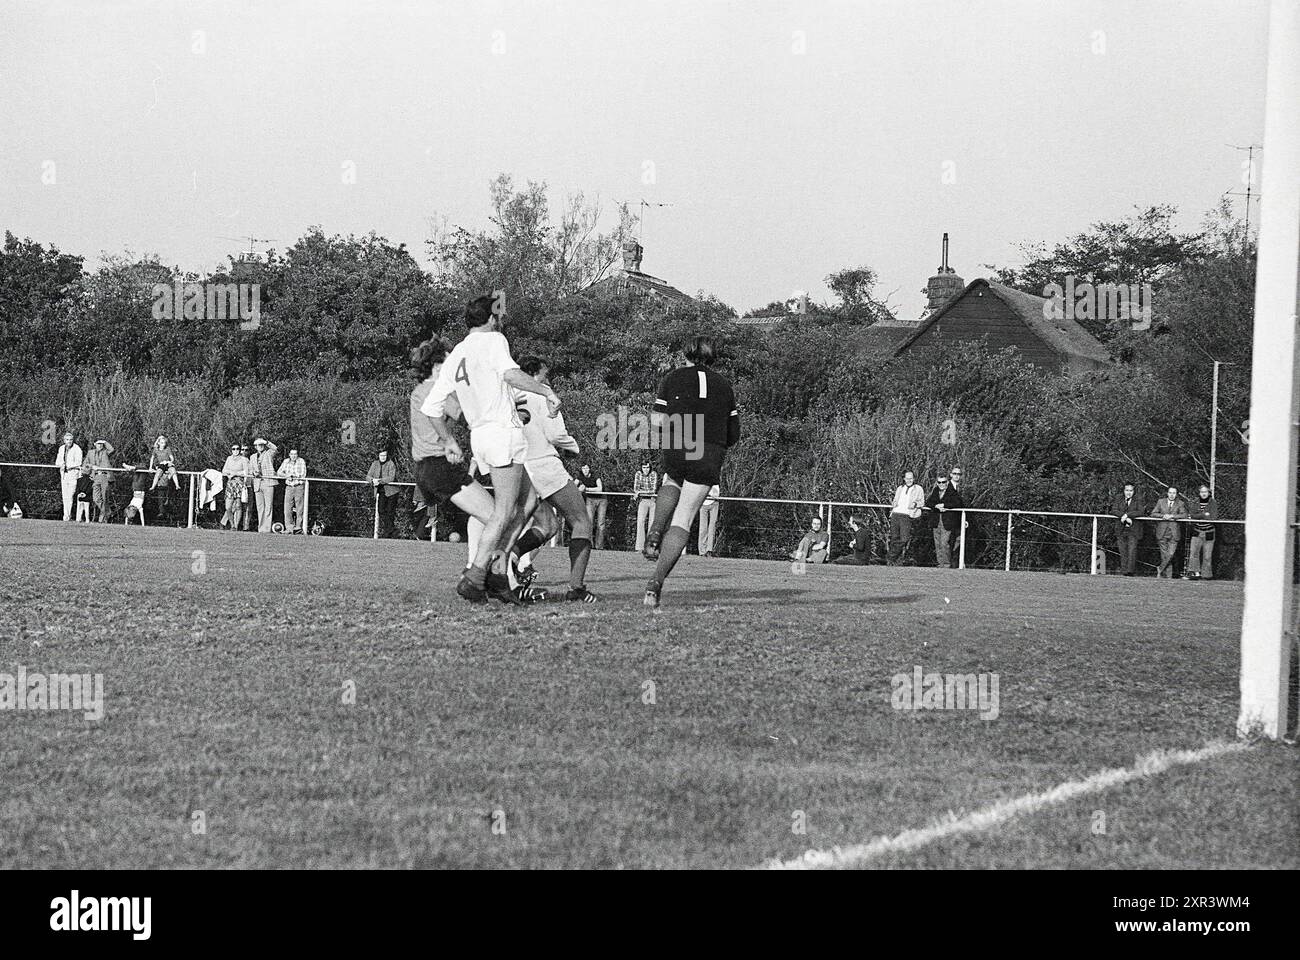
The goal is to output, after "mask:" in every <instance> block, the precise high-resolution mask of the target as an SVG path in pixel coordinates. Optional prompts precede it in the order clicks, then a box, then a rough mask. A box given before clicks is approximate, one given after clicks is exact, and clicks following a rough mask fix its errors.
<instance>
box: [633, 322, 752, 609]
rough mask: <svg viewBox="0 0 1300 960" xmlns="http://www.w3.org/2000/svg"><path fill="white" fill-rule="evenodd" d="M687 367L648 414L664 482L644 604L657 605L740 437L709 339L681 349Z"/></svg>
mask: <svg viewBox="0 0 1300 960" xmlns="http://www.w3.org/2000/svg"><path fill="white" fill-rule="evenodd" d="M685 353H686V360H687V362H688V363H689V364H690V366H687V367H681V368H679V369H677V370H674V371H672V372H671V373H669V374H668V375H667V376H666V377H664V378H663V380H662V381H660V383H659V389H658V390H657V391H656V392H655V403H654V411H653V412H652V413H651V415H650V420H651V424H652V426H653V428H654V429H655V430H656V431H658V437H659V444H660V449H661V450H662V451H663V466H662V469H663V473H664V482H663V484H662V485H661V486H660V487H659V495H658V497H657V498H656V499H655V520H654V526H653V528H652V529H651V531H650V533H649V534H648V535H647V536H646V544H645V550H644V551H643V552H644V555H645V557H646V559H647V560H654V561H655V572H654V574H653V575H652V576H651V577H650V582H649V583H648V584H646V588H645V605H646V606H647V607H657V606H659V593H660V591H661V590H662V589H663V585H664V581H665V580H667V579H668V574H670V573H672V570H673V567H674V566H676V564H677V561H678V559H680V557H681V555H682V551H683V550H685V549H686V543H687V540H688V539H689V538H690V531H691V524H692V523H694V522H695V515H696V514H697V513H699V510H700V504H702V503H703V502H704V499H705V497H707V496H708V493H709V488H710V487H712V486H713V485H714V484H715V483H720V482H721V479H722V476H721V475H722V461H723V460H724V459H725V458H726V456H727V448H728V447H730V446H732V445H733V444H735V442H736V441H737V440H739V439H740V413H739V412H738V411H737V409H736V396H735V393H734V392H733V391H732V389H731V381H729V380H728V379H727V378H726V377H724V376H723V375H722V374H720V373H716V372H715V371H714V370H713V361H714V359H715V358H716V356H717V348H716V346H715V344H714V342H713V338H712V337H695V338H694V339H693V340H691V342H690V343H689V344H687V347H686V351H685Z"/></svg>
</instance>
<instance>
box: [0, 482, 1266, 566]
mask: <svg viewBox="0 0 1300 960" xmlns="http://www.w3.org/2000/svg"><path fill="white" fill-rule="evenodd" d="M15 469H18V470H57V469H58V467H57V466H55V465H53V464H45V463H14V462H3V461H0V470H5V471H11V470H15ZM142 471H145V468H137V469H136V470H135V471H133V472H135V473H139V472H142ZM95 472H100V471H95ZM107 472H110V473H115V474H122V473H128V472H132V471H126V470H123V469H122V468H121V467H113V468H109V470H108V471H107ZM203 472H204V471H194V470H189V471H177V474H178V476H180V477H185V478H187V480H188V489H187V491H186V494H185V504H184V514H185V520H184V524H183V525H184V526H186V527H195V526H204V525H205V523H204V521H205V520H206V519H208V518H210V517H211V516H212V515H213V514H214V513H215V512H216V511H212V510H208V511H207V513H206V516H205V511H204V508H205V507H207V504H206V503H200V502H199V490H200V485H201V476H202V474H203ZM277 479H278V481H279V483H278V485H283V482H284V480H283V478H277ZM10 485H11V486H12V483H11V484H10ZM379 486H397V487H401V488H403V490H410V489H413V488H414V487H415V484H414V483H412V482H411V481H409V480H394V481H391V482H390V483H385V484H380V485H378V486H377V485H375V484H374V483H373V482H372V481H370V480H353V479H346V478H341V477H308V478H306V480H305V482H304V492H303V509H302V517H301V524H300V529H301V532H302V533H307V532H308V531H309V530H310V529H311V528H312V519H313V517H315V518H317V519H323V520H328V522H326V524H325V532H328V533H330V534H332V535H345V536H346V535H353V536H357V535H367V534H368V535H369V536H370V537H371V538H374V539H379V538H380V533H381V523H380V520H381V511H380V503H379V499H380V496H381V493H380V490H379ZM110 487H111V485H110ZM367 487H368V488H370V491H371V492H370V494H369V496H357V494H358V493H361V492H363V491H364V489H365V488H367ZM313 488H315V489H316V493H317V497H316V503H315V504H313V495H312V494H313ZM22 489H26V490H27V491H28V492H29V493H32V492H35V493H37V494H39V495H40V500H41V507H42V509H39V510H36V511H32V510H29V509H28V504H27V503H25V502H24V498H22V497H19V498H18V500H19V502H20V503H22V504H23V509H24V512H25V513H26V514H27V515H29V516H41V515H45V516H61V515H62V504H61V503H60V502H59V501H60V490H59V489H58V487H57V486H56V487H55V489H53V490H43V489H37V490H33V488H22ZM168 496H170V492H168ZM399 496H400V495H399ZM600 496H601V497H604V498H606V504H607V508H612V513H613V517H612V518H611V517H606V528H607V529H605V530H602V531H599V532H598V542H600V543H601V545H602V546H612V547H614V548H615V549H618V548H623V549H630V548H632V547H633V546H634V541H635V532H636V524H637V517H636V511H635V510H632V509H630V508H631V507H633V506H634V505H635V503H636V500H637V495H636V494H634V493H631V492H628V491H617V490H605V491H602V492H601V494H600ZM28 499H30V498H28ZM113 499H117V500H121V497H120V496H118V497H114V498H113ZM248 499H249V501H250V502H249V504H248V506H249V507H251V506H252V505H253V504H252V501H253V500H254V495H253V493H252V491H251V490H250V492H249V498H248ZM146 500H148V497H146ZM717 500H718V501H719V504H720V506H719V512H718V513H719V518H721V517H722V516H723V515H724V511H723V509H722V508H723V507H724V506H726V505H730V506H731V510H730V511H728V512H730V513H732V514H737V513H738V514H740V516H739V517H736V516H733V517H732V518H731V520H730V521H729V522H728V523H726V524H724V523H722V522H721V519H720V520H719V527H720V536H719V545H718V546H715V547H714V552H716V553H718V554H720V555H723V556H733V557H751V558H767V559H784V558H786V557H787V556H788V554H789V551H790V549H792V548H793V545H794V543H797V542H798V540H799V539H800V537H802V535H803V529H802V527H803V525H804V523H805V522H806V520H807V517H808V516H809V515H812V514H816V515H817V516H820V517H821V518H822V520H823V523H824V525H825V529H826V531H827V534H828V537H829V538H830V542H829V543H828V549H827V555H832V554H833V553H834V543H835V539H836V537H837V535H838V534H840V533H842V532H844V531H846V529H847V517H848V515H849V514H852V513H858V514H860V515H861V514H863V513H864V512H866V511H870V512H871V516H869V517H864V520H868V521H869V522H870V523H871V524H872V526H873V530H874V533H875V535H874V537H873V538H872V539H873V557H877V558H879V559H880V561H881V562H883V557H882V556H880V554H881V553H882V552H883V550H882V547H883V544H884V543H885V541H886V540H887V537H886V536H885V535H884V531H885V530H886V528H887V525H888V515H889V512H890V511H891V509H892V505H891V504H887V503H862V502H853V501H843V500H793V499H780V498H769V497H728V496H721V497H718V498H717ZM275 505H276V502H275V500H274V499H273V500H272V504H271V506H272V512H273V514H274V508H275ZM118 512H120V511H118ZM925 512H926V513H927V514H931V515H932V516H933V511H931V510H929V509H928V508H927V509H926V511H925ZM958 512H959V513H960V521H959V524H958V528H957V531H956V533H955V535H954V541H955V542H954V544H953V549H954V550H955V554H956V555H955V558H954V559H955V561H956V566H957V568H958V569H965V568H967V567H970V566H984V567H986V568H990V569H996V568H997V567H1001V568H1002V569H1003V570H1008V571H1009V570H1011V569H1012V568H1013V548H1014V547H1016V546H1019V547H1021V548H1022V549H1023V548H1025V547H1028V546H1034V547H1037V548H1039V555H1038V557H1037V559H1036V560H1033V561H1032V562H1030V561H1029V560H1028V559H1026V561H1025V562H1024V563H1022V564H1021V566H1023V567H1027V568H1030V569H1057V568H1058V567H1059V569H1061V570H1063V571H1064V570H1066V569H1067V567H1068V568H1069V569H1072V570H1073V569H1078V570H1079V571H1080V572H1082V570H1083V569H1084V568H1085V567H1086V569H1087V571H1088V573H1090V574H1093V575H1095V574H1098V573H1101V572H1104V566H1105V563H1106V559H1105V558H1106V556H1107V554H1108V553H1114V552H1115V551H1108V550H1107V548H1106V547H1105V546H1104V545H1103V544H1102V542H1101V528H1100V524H1101V521H1114V520H1115V517H1114V516H1113V515H1112V514H1108V513H1078V512H1066V511H1052V510H1018V509H997V508H976V507H966V508H962V509H960V510H959V511H958ZM837 515H838V516H839V517H841V518H843V520H844V521H845V522H844V523H843V524H841V525H840V526H838V527H837V525H836V520H835V518H836V516H837ZM397 516H398V518H399V519H398V521H397V522H395V525H394V527H395V532H396V531H398V530H400V531H401V533H402V534H404V535H415V536H420V535H421V534H422V533H423V531H424V530H425V529H426V528H431V530H432V533H431V535H430V539H431V540H434V539H438V538H439V537H438V534H439V531H440V530H441V531H442V532H443V533H444V534H445V535H449V534H450V533H452V532H457V530H458V527H459V526H463V524H464V517H463V516H461V515H460V514H459V511H448V512H444V513H443V514H441V515H440V514H439V512H438V511H437V509H436V506H435V507H434V508H433V509H431V510H429V512H428V514H427V515H426V518H425V519H424V520H420V521H416V520H415V519H408V518H407V514H406V513H405V512H401V511H399V512H398V513H397ZM340 517H342V518H343V519H342V520H340V519H339V518H340ZM981 517H989V518H994V517H997V518H1005V523H1004V524H1003V523H999V524H997V526H998V528H999V529H998V535H997V537H996V538H994V537H992V536H990V535H989V532H988V531H984V532H981V533H980V534H979V535H978V536H975V537H972V535H971V534H970V532H969V531H970V530H971V526H970V521H971V520H972V519H978V518H981ZM157 519H158V518H157V514H156V516H155V522H157ZM1139 519H1140V520H1142V521H1144V522H1151V523H1159V522H1164V518H1163V517H1142V518H1139ZM163 520H164V523H165V525H171V526H178V525H181V524H179V523H177V522H176V521H177V520H179V516H176V517H173V516H172V515H171V513H170V512H168V511H165V510H164V512H163ZM1051 522H1056V523H1058V524H1064V526H1065V527H1066V529H1064V530H1063V529H1060V528H1059V527H1058V528H1053V527H1051V526H1050V525H1049V524H1050V523H1051ZM1171 522H1176V523H1178V524H1179V530H1180V532H1181V533H1180V544H1179V548H1180V549H1181V548H1182V543H1181V540H1183V539H1185V536H1186V532H1187V530H1188V527H1187V526H1186V525H1187V524H1191V523H1193V522H1199V523H1206V522H1209V523H1213V524H1215V525H1216V526H1225V527H1231V526H1244V524H1245V521H1244V520H1214V521H1194V520H1193V518H1190V517H1183V518H1178V519H1177V520H1175V521H1171ZM917 523H918V524H922V525H923V524H924V523H925V521H917ZM1017 523H1019V524H1021V536H1020V537H1019V538H1018V539H1017V538H1016V537H1015V529H1016V525H1017ZM1080 524H1081V525H1082V526H1081V528H1079V529H1076V528H1077V527H1079V525H1080ZM1026 525H1028V526H1029V527H1032V528H1034V529H1036V530H1039V531H1041V532H1040V533H1038V534H1037V536H1038V537H1039V538H1038V539H1032V538H1031V537H1030V536H1029V535H1027V533H1026ZM925 541H926V537H924V536H920V537H916V536H914V537H913V540H912V543H913V545H915V546H916V547H917V549H916V550H913V551H912V556H911V560H912V562H914V563H916V562H920V559H921V558H924V557H927V556H928V551H927V550H926V549H925V547H924V545H925ZM694 542H695V537H694V536H693V537H692V543H693V544H694ZM995 543H996V550H995V549H994V545H995ZM1044 548H1046V552H1047V553H1048V554H1050V555H1051V556H1054V557H1057V558H1060V559H1059V563H1057V564H1048V563H1046V562H1044V561H1043V559H1042V552H1043V549H1044ZM1084 548H1086V549H1087V562H1086V563H1079V562H1078V561H1077V559H1073V558H1075V557H1077V556H1078V553H1079V551H1081V550H1083V549H1084ZM1070 551H1074V553H1072V554H1071V553H1070ZM973 553H974V554H976V555H977V556H972V554H973ZM1067 555H1068V556H1069V557H1070V558H1071V559H1069V560H1068V561H1067V559H1066V557H1067ZM1026 556H1027V557H1028V554H1027V555H1026ZM972 561H974V562H972ZM1144 566H1148V567H1152V566H1154V564H1151V563H1144Z"/></svg>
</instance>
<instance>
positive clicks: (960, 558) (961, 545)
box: [957, 510, 966, 570]
mask: <svg viewBox="0 0 1300 960" xmlns="http://www.w3.org/2000/svg"><path fill="white" fill-rule="evenodd" d="M960 533H961V536H960V538H959V539H958V541H957V569H958V570H965V569H966V511H965V510H963V511H962V512H961V531H960Z"/></svg>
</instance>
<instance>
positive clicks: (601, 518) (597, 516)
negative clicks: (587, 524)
mask: <svg viewBox="0 0 1300 960" xmlns="http://www.w3.org/2000/svg"><path fill="white" fill-rule="evenodd" d="M604 489H605V481H604V480H602V479H601V478H600V477H598V476H596V475H595V474H594V473H592V472H591V467H590V466H589V465H588V464H585V463H584V464H583V465H582V466H581V467H580V468H579V469H578V490H579V491H580V492H581V493H582V495H583V496H584V497H585V498H586V499H587V515H588V516H589V517H591V528H592V530H593V531H594V532H595V535H596V539H595V543H594V546H595V548H596V549H597V550H604V549H605V509H606V507H607V506H608V502H607V501H608V498H607V497H605V496H603V495H602V491H603V490H604Z"/></svg>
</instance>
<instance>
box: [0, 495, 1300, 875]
mask: <svg viewBox="0 0 1300 960" xmlns="http://www.w3.org/2000/svg"><path fill="white" fill-rule="evenodd" d="M196 551H200V552H198V553H196ZM463 558H464V551H463V547H461V546H460V545H454V546H452V545H446V544H438V545H436V546H431V545H429V544H427V543H424V544H419V543H414V542H410V541H400V542H399V541H386V542H378V543H377V542H373V541H368V540H348V539H334V538H303V537H285V536H278V537H258V536H255V535H251V534H222V533H218V532H213V531H185V530H173V529H164V528H148V529H143V530H142V529H140V528H126V527H123V526H120V525H115V526H111V527H99V526H87V525H78V526H73V525H71V524H61V523H56V522H48V521H34V520H22V521H0V578H2V580H0V582H2V583H3V587H4V600H3V601H2V602H0V672H8V673H14V671H15V670H16V669H17V667H19V666H24V667H25V668H26V669H27V671H28V672H29V673H31V672H35V671H42V672H45V673H53V672H65V673H67V672H88V673H102V674H103V675H104V703H105V713H104V717H103V719H102V720H100V721H98V722H93V721H87V720H86V719H84V718H83V717H82V715H81V714H80V713H71V712H62V711H60V712H54V711H46V712H37V711H22V712H18V711H2V712H0V728H2V729H0V778H2V780H3V784H4V789H3V791H2V792H0V866H4V867H171V866H175V867H608V868H614V867H629V868H632V867H750V866H758V865H761V864H763V863H764V862H766V861H768V860H769V859H771V858H783V859H788V858H793V857H797V856H799V855H800V854H801V853H803V852H804V851H805V850H808V849H810V848H818V849H826V848H831V847H834V846H847V845H850V844H857V843H863V842H865V841H868V840H871V839H872V838H875V837H880V836H892V835H894V834H897V833H900V832H902V831H905V830H908V829H910V828H916V827H923V826H925V825H927V824H929V823H932V822H934V821H937V820H939V819H941V818H944V817H947V816H948V815H949V814H956V815H959V816H960V815H961V814H963V813H968V812H971V811H976V810H979V809H980V808H983V807H986V806H988V805H990V804H993V803H996V802H998V801H1001V800H1008V799H1011V798H1014V797H1018V796H1021V795H1025V794H1030V793H1035V792H1038V791H1042V790H1047V789H1050V788H1052V787H1054V786H1056V785H1057V784H1060V783H1062V782H1065V781H1069V780H1075V779H1080V778H1084V777H1088V776H1089V775H1091V774H1094V773H1096V772H1097V771H1099V770H1102V769H1104V768H1113V767H1127V766H1130V765H1131V764H1132V763H1133V762H1134V759H1135V758H1136V757H1138V756H1140V755H1144V754H1147V753H1149V752H1151V751H1153V750H1157V749H1162V748H1180V749H1188V748H1199V747H1201V746H1203V745H1204V744H1205V743H1206V742H1207V741H1209V740H1214V739H1231V738H1232V732H1233V724H1234V722H1235V719H1236V712H1237V703H1236V702H1237V665H1238V654H1237V643H1238V637H1237V632H1238V623H1239V617H1240V607H1241V585H1240V584H1238V583H1187V582H1182V581H1172V582H1171V581H1164V582H1157V581H1154V580H1150V579H1141V580H1134V579H1123V578H1117V577H1087V576H1061V575H1057V574H1016V573H1012V574H1007V573H1002V572H990V571H975V570H968V571H960V572H959V571H947V570H932V569H912V568H906V569H897V568H884V567H866V568H852V567H820V568H810V569H809V571H808V573H807V574H806V575H796V574H795V573H793V572H792V571H791V569H790V566H789V565H788V564H779V563H771V562H763V561H742V560H711V559H710V560H702V559H699V558H696V557H694V556H691V557H687V558H686V559H685V560H683V561H682V563H681V565H680V566H679V568H678V575H677V576H676V577H675V578H674V579H673V580H672V581H670V584H669V586H668V588H667V589H666V590H665V593H664V607H663V609H662V611H661V612H660V613H658V614H654V613H651V612H650V611H647V610H645V609H643V608H642V607H641V605H640V601H641V593H642V589H643V586H644V582H645V577H646V574H647V568H648V565H647V564H646V563H645V561H643V560H642V559H641V558H640V557H639V556H633V555H631V554H623V553H605V552H597V553H596V554H595V556H594V558H593V562H592V565H591V575H590V577H589V583H590V585H591V586H592V588H593V589H594V590H596V591H597V592H598V593H600V594H602V596H603V598H604V602H603V603H601V604H599V605H596V606H594V607H592V606H585V605H578V604H564V603H548V604H543V605H540V606H538V607H536V608H531V609H526V610H517V609H506V608H504V607H501V606H499V605H496V604H494V605H492V606H490V607H470V606H468V605H466V604H465V603H463V602H462V601H460V600H459V599H458V598H457V597H456V596H455V595H454V593H453V591H452V582H453V579H454V576H455V574H456V572H457V571H458V570H459V568H460V566H461V563H462V561H463ZM566 565H567V560H566V559H565V557H564V556H563V554H562V553H561V552H560V551H549V552H546V551H544V552H543V554H542V555H541V557H540V558H539V560H538V566H539V568H540V569H541V570H542V571H543V577H542V582H544V583H548V585H551V586H556V587H558V586H559V585H560V584H561V582H562V580H563V576H562V571H563V570H564V568H565V567H566ZM917 666H919V667H921V668H922V669H923V671H924V672H927V673H928V672H932V671H933V672H940V673H996V674H997V675H998V681H999V688H998V689H999V704H998V706H999V710H998V716H997V719H992V720H984V719H981V718H980V716H979V714H978V713H976V712H973V711H970V710H965V711H962V710H929V711H911V710H899V709H895V708H894V707H893V705H892V704H891V695H892V693H893V684H892V683H891V677H893V676H894V675H896V674H904V675H910V674H911V673H912V672H913V669H914V667H917ZM353 686H354V687H355V702H351V703H350V702H347V701H348V700H349V699H350V693H349V692H350V691H351V690H352V688H353ZM651 694H653V696H651ZM649 700H653V702H647V701H649ZM1298 759H1300V758H1298V756H1297V750H1296V748H1295V747H1294V746H1293V745H1287V744H1278V743H1261V744H1257V745H1255V746H1254V747H1253V748H1251V749H1249V750H1247V751H1244V752H1242V753H1237V754H1232V755H1229V756H1222V757H1217V758H1214V759H1209V760H1206V761H1204V762H1201V763H1196V764H1191V765H1187V766H1181V767H1176V768H1174V769H1171V770H1169V771H1167V772H1165V773H1162V774H1160V775H1158V776H1155V777H1152V778H1149V779H1142V780H1139V781H1137V782H1134V783H1130V784H1127V785H1125V786H1121V787H1116V788H1113V789H1109V790H1106V791H1104V792H1100V793H1097V794H1095V795H1091V796H1086V797H1082V798H1080V799H1078V800H1075V801H1071V802H1068V803H1064V804H1061V805H1059V806H1055V807H1052V808H1050V809H1047V810H1043V811H1041V812H1038V813H1034V814H1031V815H1027V816H1024V817H1020V818H1017V819H1015V820H1014V821H1012V822H1009V823H1006V824H1004V825H1002V826H998V827H996V828H994V829H991V830H987V831H982V832H979V833H977V834H970V835H967V836H964V837H957V838H949V839H944V840H940V841H937V842H934V843H930V844H927V845H925V846H924V847H921V848H919V849H916V850H914V851H911V852H908V853H900V854H889V855H885V856H882V857H878V858H875V859H873V860H871V861H870V862H869V863H867V864H866V865H867V866H872V867H977V866H978V867H993V868H1008V867H1086V868H1094V867H1095V868H1131V867H1158V868H1167V867H1191V868H1199V867H1207V868H1208V867H1261V868H1280V867H1290V868H1295V867H1297V866H1300V814H1298V813H1297V795H1298V793H1297V788H1298V786H1300V765H1298V764H1297V760H1298ZM196 811H202V815H201V821H200V820H198V819H196ZM1098 811H1100V812H1102V813H1103V814H1104V818H1105V833H1097V832H1094V830H1095V827H1094V825H1095V824H1097V823H1098V822H1099V818H1098V816H1097V812H1098ZM200 822H201V823H202V825H203V827H204V829H205V832H201V833H200V832H196V830H197V826H196V825H197V824H199V823H200ZM799 826H806V832H804V833H797V832H796V828H798V827H799Z"/></svg>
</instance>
